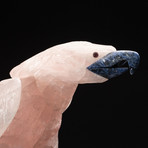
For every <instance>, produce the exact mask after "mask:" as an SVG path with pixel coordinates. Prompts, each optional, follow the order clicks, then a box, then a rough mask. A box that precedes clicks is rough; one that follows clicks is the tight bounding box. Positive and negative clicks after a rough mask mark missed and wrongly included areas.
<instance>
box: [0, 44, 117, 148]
mask: <svg viewBox="0 0 148 148" xmlns="http://www.w3.org/2000/svg"><path fill="white" fill-rule="evenodd" d="M112 51H115V48H114V47H112V46H104V45H97V44H92V43H89V42H70V43H66V44H62V45H57V46H54V47H52V48H49V49H47V50H45V51H43V52H41V53H39V54H37V55H35V56H33V57H32V58H30V59H28V60H26V61H25V62H23V63H21V64H20V65H18V66H16V67H15V68H13V69H12V71H11V72H10V75H11V77H12V79H8V80H4V81H1V83H0V89H1V93H0V136H1V137H0V148H58V131H59V128H60V126H61V119H62V114H63V112H64V111H65V110H66V109H67V107H68V106H69V104H70V102H71V100H72V97H73V94H74V92H75V91H76V88H77V86H78V84H83V83H99V82H100V83H101V82H104V81H106V80H107V79H106V78H103V77H101V76H99V75H96V74H94V73H92V72H90V71H89V70H87V66H89V65H90V64H92V63H94V62H95V61H97V60H98V59H99V58H101V57H103V56H104V55H106V54H108V53H110V52H112ZM94 52H98V53H99V57H98V58H94V57H93V53H94Z"/></svg>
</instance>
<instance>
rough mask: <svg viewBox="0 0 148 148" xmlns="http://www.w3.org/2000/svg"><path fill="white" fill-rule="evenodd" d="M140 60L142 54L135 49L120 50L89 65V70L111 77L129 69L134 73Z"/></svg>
mask: <svg viewBox="0 0 148 148" xmlns="http://www.w3.org/2000/svg"><path fill="white" fill-rule="evenodd" d="M139 62H140V56H139V54H138V53H137V52H135V51H126V50H119V51H116V52H111V53H109V54H107V55H106V56H104V57H103V58H101V59H99V60H98V61H96V62H95V63H93V64H91V65H90V66H88V67H87V69H88V70H90V71H92V72H94V73H96V74H98V75H101V76H103V77H105V78H108V79H111V78H113V77H116V76H119V75H121V74H123V73H125V72H126V71H128V70H129V72H130V74H131V75H133V73H134V72H135V70H136V69H137V67H138V65H139Z"/></svg>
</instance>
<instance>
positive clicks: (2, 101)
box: [0, 78, 21, 136]
mask: <svg viewBox="0 0 148 148" xmlns="http://www.w3.org/2000/svg"><path fill="white" fill-rule="evenodd" d="M20 99H21V81H20V79H17V78H14V79H6V80H3V81H1V82H0V136H1V135H2V134H3V133H4V132H5V130H6V129H7V127H8V126H9V124H10V123H11V121H12V120H13V118H14V116H15V114H16V112H17V110H18V107H19V104H20Z"/></svg>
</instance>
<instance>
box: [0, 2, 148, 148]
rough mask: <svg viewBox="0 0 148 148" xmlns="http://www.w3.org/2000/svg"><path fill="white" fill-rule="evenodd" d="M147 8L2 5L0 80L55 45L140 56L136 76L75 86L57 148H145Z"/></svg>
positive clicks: (92, 4) (126, 4)
mask: <svg viewBox="0 0 148 148" xmlns="http://www.w3.org/2000/svg"><path fill="white" fill-rule="evenodd" d="M147 35H148V2H146V1H145V2H142V1H140V2H139V1H134V2H131V1H116V2H114V1H109V2H108V1H106V0H104V1H103V0H102V1H97V0H96V1H94V0H88V1H84V2H82V1H68V2H66V1H64V2H63V1H54V2H52V1H50V0H48V1H27V0H21V1H13V0H12V1H10V2H9V1H4V2H0V51H1V52H0V57H1V58H0V63H1V64H0V65H1V72H0V79H1V80H3V79H6V78H9V71H10V70H11V69H12V68H13V67H14V66H16V65H18V64H19V63H21V62H23V61H24V60H26V59H27V58H29V57H31V56H33V55H35V54H37V53H38V52H41V51H43V50H45V49H47V48H49V47H51V46H53V45H57V44H61V43H65V42H68V41H76V40H84V41H90V42H93V43H97V44H106V45H113V46H114V47H116V48H117V49H131V50H135V51H137V52H139V54H140V56H141V62H140V66H139V69H138V70H137V72H136V73H135V74H134V75H133V76H130V75H129V74H125V75H122V76H120V77H117V78H114V79H112V80H109V81H108V82H106V83H103V84H89V85H88V84H85V85H79V86H78V88H77V91H76V93H75V95H74V98H73V101H72V104H71V106H70V107H69V108H68V110H67V111H66V112H65V113H64V115H63V122H62V127H61V129H60V134H59V148H97V147H101V148H107V147H111V148H129V147H133V146H134V147H135V148H144V147H148V136H147V134H148V128H147V126H148V95H147V91H148V90H147V83H148V79H147V72H148V66H147V64H148V62H147V59H148V54H147V53H148V51H147V50H148V49H147V47H148V45H147V40H148V37H147Z"/></svg>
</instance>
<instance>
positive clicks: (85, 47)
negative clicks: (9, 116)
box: [10, 41, 140, 84]
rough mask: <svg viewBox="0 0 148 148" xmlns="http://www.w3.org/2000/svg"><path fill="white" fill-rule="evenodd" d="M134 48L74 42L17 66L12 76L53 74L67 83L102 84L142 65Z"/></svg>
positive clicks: (61, 45) (45, 52) (40, 76)
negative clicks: (123, 48) (116, 47)
mask: <svg viewBox="0 0 148 148" xmlns="http://www.w3.org/2000/svg"><path fill="white" fill-rule="evenodd" d="M139 59H140V58H139V55H138V53H137V52H134V51H126V50H125V51H116V49H115V48H114V47H113V46H109V45H98V44H93V43H90V42H84V41H74V42H69V43H65V44H60V45H57V46H54V47H51V48H49V49H47V50H45V51H43V52H41V53H39V54H37V55H35V56H33V57H31V58H30V59H28V60H26V61H25V62H23V63H21V64H20V65H18V66H16V67H15V68H14V69H12V71H11V72H10V75H11V76H12V77H20V78H22V77H28V76H34V77H35V78H42V77H44V78H45V77H46V79H48V77H49V78H50V77H51V76H52V77H54V78H56V79H58V80H62V81H66V82H75V83H78V84H83V83H102V82H105V81H107V80H108V79H110V78H113V77H116V76H119V75H121V74H123V73H124V72H126V71H128V70H129V71H130V74H133V73H134V71H135V70H136V68H137V67H138V64H139Z"/></svg>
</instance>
